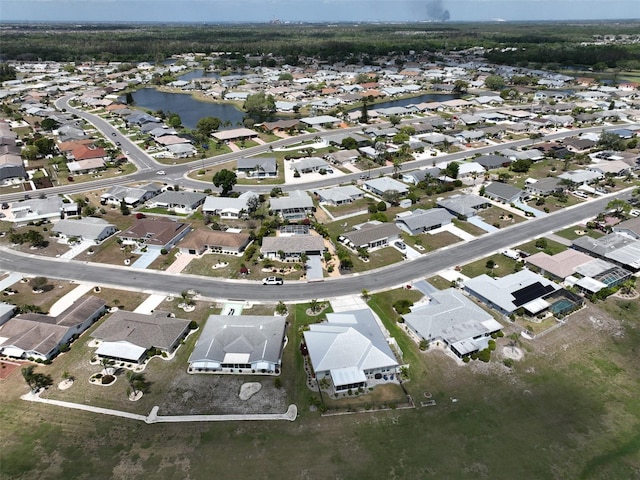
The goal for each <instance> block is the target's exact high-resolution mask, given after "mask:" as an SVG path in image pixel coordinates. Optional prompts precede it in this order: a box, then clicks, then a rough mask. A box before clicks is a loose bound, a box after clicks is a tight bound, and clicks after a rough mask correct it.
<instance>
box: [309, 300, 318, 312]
mask: <svg viewBox="0 0 640 480" xmlns="http://www.w3.org/2000/svg"><path fill="white" fill-rule="evenodd" d="M309 310H311V312H312V313H316V312H317V311H318V310H320V303H319V302H318V300H317V299H315V298H313V299H312V300H311V301H310V302H309Z"/></svg>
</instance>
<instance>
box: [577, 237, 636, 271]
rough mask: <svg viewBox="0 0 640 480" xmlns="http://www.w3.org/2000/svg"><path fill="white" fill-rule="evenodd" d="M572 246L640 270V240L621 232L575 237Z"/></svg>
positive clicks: (631, 268) (594, 255) (625, 266)
mask: <svg viewBox="0 0 640 480" xmlns="http://www.w3.org/2000/svg"><path fill="white" fill-rule="evenodd" d="M572 247H573V248H575V249H576V250H579V251H581V252H585V253H587V254H589V255H591V256H593V257H596V258H601V259H603V260H608V261H610V262H613V263H615V264H616V265H619V266H621V267H622V268H625V269H627V270H631V271H632V272H638V271H640V240H636V239H635V238H630V237H629V236H627V235H623V234H621V233H610V234H609V235H605V236H604V237H600V238H591V237H588V236H586V235H584V236H582V237H579V238H577V239H575V240H574V241H573V243H572Z"/></svg>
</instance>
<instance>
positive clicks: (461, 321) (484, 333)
mask: <svg viewBox="0 0 640 480" xmlns="http://www.w3.org/2000/svg"><path fill="white" fill-rule="evenodd" d="M403 318H404V324H405V327H406V329H407V331H408V332H410V333H411V334H412V335H413V336H414V337H416V338H417V340H418V341H423V340H424V341H427V342H428V343H433V342H442V343H443V344H444V346H445V347H448V348H449V349H450V350H451V352H453V353H454V354H455V355H456V356H457V357H458V358H462V357H464V356H466V355H470V354H472V353H474V352H478V351H480V350H484V349H485V348H487V347H488V344H489V339H490V338H491V335H493V334H495V333H497V332H499V331H500V330H502V325H501V324H500V323H499V322H497V321H496V320H495V319H494V318H493V317H492V316H491V314H490V313H488V312H486V311H485V310H483V309H482V308H480V307H479V306H477V305H476V304H475V303H473V302H472V301H471V300H469V299H468V298H467V297H465V296H464V295H463V294H462V292H460V291H458V290H456V289H454V288H448V289H446V290H441V291H434V292H431V293H429V294H428V301H427V302H420V303H419V304H417V305H415V306H414V307H412V308H411V313H408V314H405V315H403Z"/></svg>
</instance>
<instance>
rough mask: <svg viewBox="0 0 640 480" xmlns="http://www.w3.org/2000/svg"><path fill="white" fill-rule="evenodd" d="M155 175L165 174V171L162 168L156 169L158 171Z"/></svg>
mask: <svg viewBox="0 0 640 480" xmlns="http://www.w3.org/2000/svg"><path fill="white" fill-rule="evenodd" d="M156 175H166V173H165V171H164V170H158V171H157V172H156Z"/></svg>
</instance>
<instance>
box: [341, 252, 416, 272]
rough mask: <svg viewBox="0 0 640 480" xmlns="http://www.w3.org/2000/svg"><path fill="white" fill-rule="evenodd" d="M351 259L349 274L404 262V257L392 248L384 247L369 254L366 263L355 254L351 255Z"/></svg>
mask: <svg viewBox="0 0 640 480" xmlns="http://www.w3.org/2000/svg"><path fill="white" fill-rule="evenodd" d="M351 259H352V260H353V268H352V269H351V271H350V273H358V272H366V271H369V270H375V269H376V268H380V267H385V266H387V265H391V264H393V263H398V262H401V261H402V260H404V255H403V254H402V253H400V251H398V250H397V249H395V248H393V247H385V248H381V249H378V250H375V251H373V252H371V253H370V254H369V261H367V262H365V261H363V260H362V259H361V258H360V257H358V255H357V254H355V253H352V255H351Z"/></svg>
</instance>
